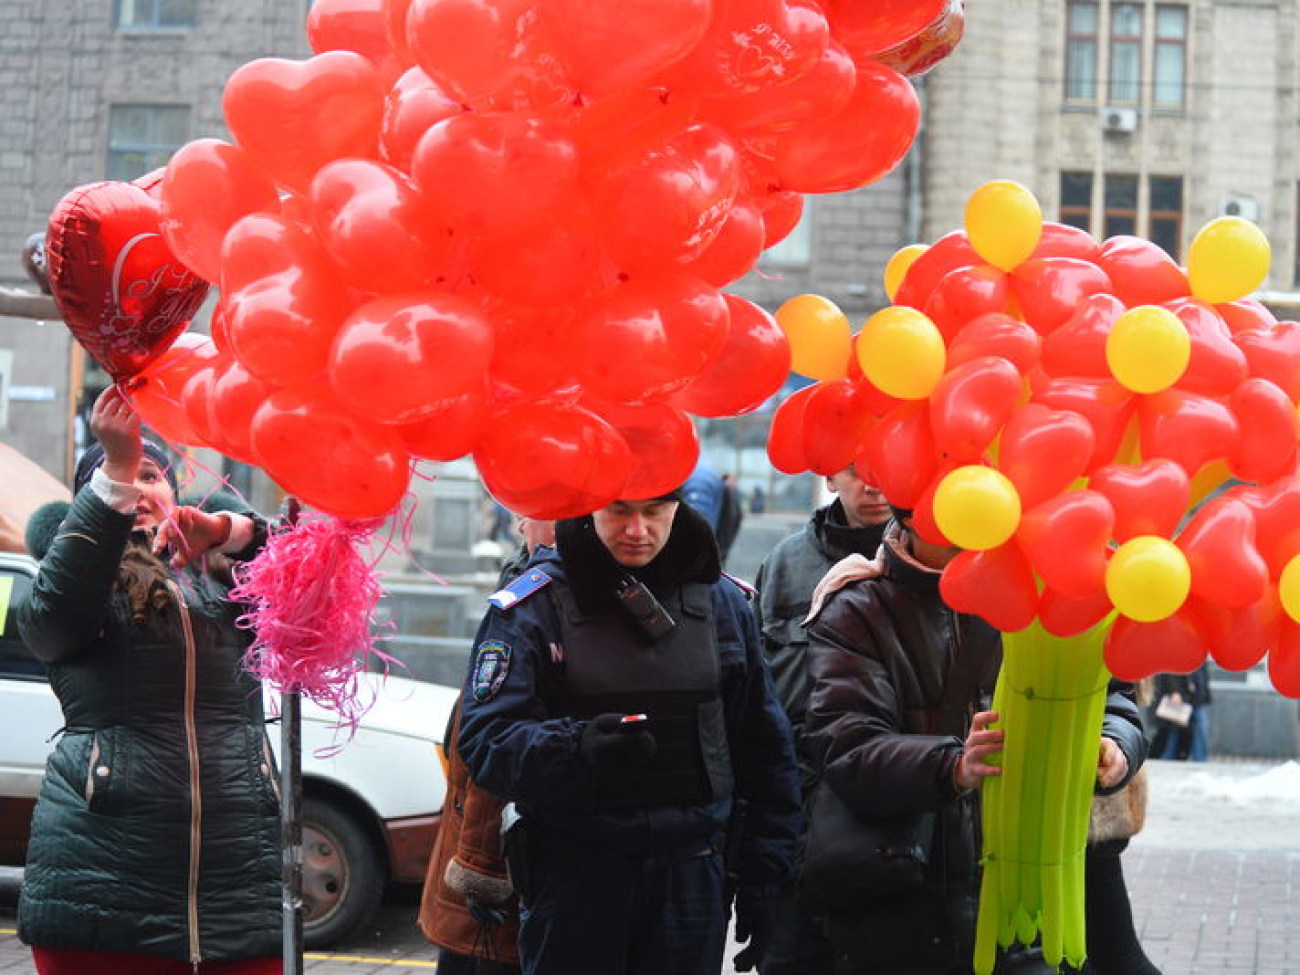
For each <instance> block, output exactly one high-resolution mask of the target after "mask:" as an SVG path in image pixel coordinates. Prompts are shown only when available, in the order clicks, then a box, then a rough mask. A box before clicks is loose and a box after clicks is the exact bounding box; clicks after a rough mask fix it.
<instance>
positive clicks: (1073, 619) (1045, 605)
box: [1038, 587, 1115, 636]
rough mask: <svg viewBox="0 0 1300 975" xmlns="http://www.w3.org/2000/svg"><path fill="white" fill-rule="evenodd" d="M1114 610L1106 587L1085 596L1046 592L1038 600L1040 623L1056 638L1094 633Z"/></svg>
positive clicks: (1046, 590) (1053, 591) (1051, 590)
mask: <svg viewBox="0 0 1300 975" xmlns="http://www.w3.org/2000/svg"><path fill="white" fill-rule="evenodd" d="M1114 608H1115V607H1114V606H1113V605H1111V601H1110V597H1109V596H1107V595H1106V590H1105V588H1104V587H1099V588H1098V589H1096V590H1094V591H1093V592H1090V593H1088V594H1087V595H1084V596H1063V595H1061V593H1059V592H1057V591H1056V590H1054V589H1044V590H1043V593H1042V595H1041V596H1040V597H1039V599H1038V620H1039V622H1040V623H1042V624H1043V629H1045V630H1046V631H1047V632H1048V633H1051V634H1053V635H1054V636H1077V635H1078V634H1080V633H1084V632H1086V631H1088V630H1091V629H1092V628H1093V627H1094V626H1096V625H1097V624H1098V623H1100V622H1101V621H1102V620H1104V619H1105V618H1106V615H1107V614H1108V613H1110V611H1111V610H1112V609H1114Z"/></svg>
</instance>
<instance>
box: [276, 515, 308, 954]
mask: <svg viewBox="0 0 1300 975" xmlns="http://www.w3.org/2000/svg"><path fill="white" fill-rule="evenodd" d="M301 510H302V508H301V505H300V504H299V503H298V499H297V498H295V497H293V496H289V497H287V498H285V499H284V503H283V504H282V505H281V508H280V511H281V516H280V522H281V524H282V525H284V526H285V527H289V526H292V525H295V524H297V522H298V515H299V513H300V512H301ZM280 857H281V897H282V898H283V900H282V910H281V920H282V922H283V935H282V947H283V951H284V966H283V967H284V975H303V965H302V696H301V695H300V694H299V693H298V692H297V691H292V690H282V691H281V693H280Z"/></svg>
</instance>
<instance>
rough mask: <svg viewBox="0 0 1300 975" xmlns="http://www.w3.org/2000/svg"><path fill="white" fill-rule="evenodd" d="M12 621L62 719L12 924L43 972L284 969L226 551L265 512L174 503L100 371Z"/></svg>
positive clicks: (235, 549)
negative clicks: (63, 496) (61, 499)
mask: <svg viewBox="0 0 1300 975" xmlns="http://www.w3.org/2000/svg"><path fill="white" fill-rule="evenodd" d="M91 429H92V430H93V431H94V432H95V434H96V436H97V437H98V438H99V443H98V444H96V445H94V446H92V447H91V448H90V449H89V450H88V451H87V452H86V455H85V456H84V457H83V458H82V460H81V463H80V464H79V465H78V467H77V474H76V479H75V481H76V483H75V484H74V490H75V497H74V499H73V502H72V507H71V509H70V510H69V512H68V515H67V517H66V518H65V519H64V521H63V524H62V525H61V526H60V528H59V530H58V532H57V534H56V535H55V537H54V539H53V541H52V542H51V543H50V546H49V550H48V551H47V552H46V553H45V554H44V556H43V558H42V559H41V567H40V573H39V575H38V576H37V579H36V582H35V584H34V585H33V587H32V590H31V594H30V596H29V597H28V598H27V600H26V601H25V602H24V604H23V605H22V606H21V607H20V608H19V617H18V618H19V626H20V628H21V631H22V635H23V639H24V640H25V642H26V643H27V645H28V646H29V647H30V648H31V650H32V652H33V653H34V654H35V655H36V656H37V657H38V658H39V659H40V660H42V661H43V662H44V663H45V664H46V665H47V666H48V668H49V674H50V684H51V686H52V687H53V689H54V692H55V693H56V694H57V695H58V698H59V702H60V704H61V705H62V707H63V716H64V722H65V725H64V728H63V730H62V734H61V735H60V737H59V741H58V744H57V746H56V747H55V749H54V752H53V753H52V754H51V756H50V759H49V762H48V764H47V766H46V773H45V781H44V784H43V786H42V789H41V796H40V800H39V802H38V803H37V806H36V811H35V813H34V815H33V818H32V837H31V845H30V847H29V850H28V857H27V867H26V871H25V873H24V877H23V888H22V894H21V898H20V902H19V908H18V926H19V935H20V936H21V937H22V939H23V940H24V941H25V942H26V943H27V944H30V945H31V946H32V951H33V955H34V956H35V959H36V966H37V970H38V971H39V972H40V973H41V975H68V973H72V972H76V973H80V975H84V973H87V972H95V973H97V975H104V973H117V972H130V973H133V975H141V973H150V975H153V973H159V975H162V973H171V972H173V971H174V972H176V973H177V975H181V973H194V972H197V973H203V975H207V973H217V972H220V973H229V975H236V973H238V975H269V973H272V972H279V971H280V953H279V938H280V924H281V922H280V895H279V874H280V854H279V848H278V840H279V827H278V821H279V820H278V817H279V809H278V807H279V803H278V796H277V794H276V791H275V771H274V767H273V766H274V762H273V760H272V756H271V751H270V747H269V744H268V741H267V738H266V730H265V727H264V718H263V713H262V697H261V693H260V688H259V686H258V684H257V682H256V681H255V680H254V679H253V678H252V677H250V676H249V675H248V674H247V673H246V672H245V671H244V670H243V668H242V666H241V661H242V657H243V654H244V650H245V648H246V646H247V644H248V640H249V637H248V634H246V633H245V632H244V631H243V630H240V629H238V628H237V627H236V626H235V620H236V618H237V616H238V615H239V613H240V607H239V606H237V605H235V604H232V603H231V602H230V601H229V600H228V599H227V598H226V596H227V591H228V588H229V586H230V583H231V580H230V573H229V562H228V559H241V558H248V557H251V556H252V555H253V554H255V552H256V551H257V550H258V549H259V548H260V546H261V544H262V542H263V541H264V540H265V531H266V528H265V524H264V523H263V522H262V521H261V520H259V519H256V518H253V517H251V516H249V515H247V514H231V513H219V514H209V513H207V512H204V511H201V510H199V509H197V508H189V507H177V506H176V483H175V480H174V478H173V477H172V476H171V473H170V471H169V469H168V459H167V457H166V454H164V453H163V451H162V450H161V449H160V448H158V447H157V446H155V445H154V444H152V443H149V442H148V441H144V440H142V438H141V436H140V420H139V418H138V417H137V416H136V415H135V413H134V411H133V410H132V409H131V407H130V405H129V404H128V403H127V402H126V400H125V399H124V398H123V397H122V396H121V395H120V393H118V392H117V390H116V389H110V390H108V391H107V392H105V393H104V394H103V395H102V396H100V398H99V399H98V400H97V401H96V403H95V406H94V410H93V412H92V414H91Z"/></svg>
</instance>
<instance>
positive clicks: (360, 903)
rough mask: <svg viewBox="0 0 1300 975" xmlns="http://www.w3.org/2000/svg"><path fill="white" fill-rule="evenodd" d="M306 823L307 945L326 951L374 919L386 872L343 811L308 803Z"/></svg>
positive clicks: (314, 801)
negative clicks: (325, 949)
mask: <svg viewBox="0 0 1300 975" xmlns="http://www.w3.org/2000/svg"><path fill="white" fill-rule="evenodd" d="M302 819H303V821H302V899H303V943H304V944H305V945H306V946H307V947H308V948H313V949H316V948H328V947H332V946H334V945H337V944H339V943H340V942H342V941H344V940H345V939H347V938H348V937H349V936H350V935H352V934H353V933H354V932H355V931H356V930H357V929H358V928H359V927H361V926H362V925H363V924H365V923H366V922H367V921H369V920H370V919H371V918H372V917H373V916H374V913H375V911H376V910H377V909H378V907H379V902H380V900H381V899H382V898H383V895H384V888H385V887H386V886H387V883H388V870H387V867H386V864H385V863H384V860H383V857H382V855H381V853H380V851H379V849H378V848H377V844H376V843H375V842H374V841H373V840H372V839H371V837H370V836H369V834H368V833H367V832H366V830H365V828H364V826H363V825H362V824H361V823H360V822H359V821H358V820H357V817H356V816H355V815H353V814H352V813H350V812H349V811H348V810H347V809H346V808H345V807H344V806H342V805H340V804H338V803H335V802H330V801H328V800H325V799H319V798H310V797H309V798H307V799H306V800H305V801H304V802H303V817H302Z"/></svg>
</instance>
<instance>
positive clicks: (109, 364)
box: [45, 182, 208, 381]
mask: <svg viewBox="0 0 1300 975" xmlns="http://www.w3.org/2000/svg"><path fill="white" fill-rule="evenodd" d="M45 252H46V269H47V273H48V276H49V282H50V290H51V291H52V292H53V294H54V300H55V303H56V304H57V305H58V306H59V314H60V315H62V316H63V321H64V322H65V323H66V324H67V326H68V328H69V330H71V332H72V334H73V335H74V336H75V337H76V339H77V341H78V342H80V343H81V344H82V346H83V347H84V348H85V349H86V351H87V352H89V353H90V355H91V356H92V357H94V359H95V361H96V362H98V363H99V364H100V365H101V366H103V367H104V370H105V371H106V372H107V373H108V374H109V375H110V376H112V377H113V378H114V379H116V380H119V381H120V380H123V379H127V378H129V377H131V376H134V375H135V374H136V373H138V372H139V371H140V370H141V369H143V368H144V367H145V366H146V365H148V364H149V363H150V362H151V361H153V360H154V359H156V358H157V357H158V356H159V355H161V354H162V353H163V352H164V351H165V350H166V349H167V348H168V346H170V345H171V344H172V342H174V341H175V339H176V337H177V336H178V335H180V334H181V332H183V331H185V327H186V326H187V325H188V324H189V321H190V319H191V318H193V317H194V313H195V311H197V310H198V307H199V305H201V304H202V303H203V299H204V298H205V297H206V296H207V293H208V283H207V282H206V281H204V280H203V279H202V278H200V277H199V276H198V275H197V274H195V273H194V272H193V271H191V270H190V269H189V268H187V267H186V266H185V265H184V264H182V263H181V262H180V261H179V260H177V259H176V257H175V256H174V255H173V254H172V252H171V251H170V250H169V249H168V247H167V244H166V243H165V242H164V241H163V238H162V234H161V232H160V230H159V209H158V201H157V200H156V199H155V198H154V197H153V196H151V195H150V194H149V193H147V192H145V190H143V189H141V188H140V187H139V186H136V185H134V184H132V183H119V182H103V183H90V184H89V185H86V186H80V187H78V188H77V189H75V190H73V191H72V192H70V193H68V194H67V195H66V196H64V197H63V199H61V200H60V201H59V203H58V205H57V206H56V207H55V208H54V212H53V214H51V216H50V225H49V229H48V231H47V232H46V237H45Z"/></svg>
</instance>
